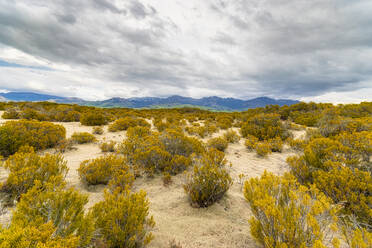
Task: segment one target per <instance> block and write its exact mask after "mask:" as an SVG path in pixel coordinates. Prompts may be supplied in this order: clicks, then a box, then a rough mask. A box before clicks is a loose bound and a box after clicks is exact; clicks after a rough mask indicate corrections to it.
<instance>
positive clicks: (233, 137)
mask: <svg viewBox="0 0 372 248" xmlns="http://www.w3.org/2000/svg"><path fill="white" fill-rule="evenodd" d="M223 137H224V139H225V140H227V142H229V143H237V142H239V140H240V136H239V134H238V133H237V132H235V131H233V130H229V131H226V133H224V135H223Z"/></svg>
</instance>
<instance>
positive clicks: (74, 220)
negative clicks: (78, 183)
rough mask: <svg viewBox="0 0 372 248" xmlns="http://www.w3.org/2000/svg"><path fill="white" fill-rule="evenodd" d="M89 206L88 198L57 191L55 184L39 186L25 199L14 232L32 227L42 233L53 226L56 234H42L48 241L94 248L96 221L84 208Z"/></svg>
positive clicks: (62, 190)
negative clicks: (45, 227) (93, 237)
mask: <svg viewBox="0 0 372 248" xmlns="http://www.w3.org/2000/svg"><path fill="white" fill-rule="evenodd" d="M87 203H88V197H87V196H86V195H82V194H80V193H79V192H78V191H76V190H74V189H68V190H65V189H63V187H62V186H59V187H56V186H55V185H54V184H52V183H47V184H46V185H44V186H42V185H41V183H40V182H37V183H36V184H35V186H34V187H33V188H32V189H30V190H29V191H28V192H27V193H26V194H24V195H22V198H21V201H20V202H19V203H18V204H17V208H16V210H15V211H14V213H13V217H12V222H11V227H10V228H12V227H13V226H14V227H18V228H22V229H27V228H30V227H34V228H35V229H39V228H40V226H43V225H47V224H49V223H50V224H51V226H50V227H51V230H53V233H49V232H46V233H43V234H42V235H46V236H47V238H48V239H50V240H58V239H57V238H60V239H62V240H70V241H72V240H71V239H72V238H73V239H75V240H76V241H77V242H76V243H77V244H78V245H76V246H75V245H74V246H73V247H78V246H80V247H82V246H86V245H88V244H90V241H91V238H92V236H93V231H94V229H93V219H92V218H91V217H90V216H86V215H85V214H84V206H85V205H86V204H87ZM73 243H75V242H73ZM57 244H58V243H57ZM30 247H34V246H30ZM35 247H42V246H39V245H37V246H35ZM52 247H55V246H52ZM56 247H57V246H56ZM58 247H60V246H58Z"/></svg>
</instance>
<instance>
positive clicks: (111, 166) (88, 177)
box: [78, 154, 133, 185]
mask: <svg viewBox="0 0 372 248" xmlns="http://www.w3.org/2000/svg"><path fill="white" fill-rule="evenodd" d="M116 171H125V172H126V173H130V170H129V167H128V165H127V164H126V160H125V159H124V157H122V156H118V155H114V154H110V155H106V156H102V157H98V158H95V159H91V160H85V161H83V162H82V163H81V164H80V168H79V169H78V172H79V176H80V179H81V180H82V181H83V182H85V183H87V184H88V185H96V184H108V183H109V181H110V180H111V179H112V178H113V175H114V174H115V172H116ZM132 182H133V181H131V182H128V184H131V183H132Z"/></svg>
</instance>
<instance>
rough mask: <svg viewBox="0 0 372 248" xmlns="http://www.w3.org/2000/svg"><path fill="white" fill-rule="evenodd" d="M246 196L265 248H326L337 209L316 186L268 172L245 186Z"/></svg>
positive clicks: (254, 227) (257, 235) (255, 230)
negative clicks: (307, 186)
mask: <svg viewBox="0 0 372 248" xmlns="http://www.w3.org/2000/svg"><path fill="white" fill-rule="evenodd" d="M244 196H245V198H246V200H247V201H248V203H249V205H250V208H251V211H252V213H253V217H252V218H251V219H250V220H249V223H250V227H251V234H252V236H253V237H254V238H255V239H256V240H257V241H258V242H259V243H261V244H262V245H263V246H264V247H293V248H295V247H325V246H324V243H323V241H325V240H327V238H328V234H329V233H327V230H329V228H330V227H332V226H334V225H335V214H336V209H334V208H333V207H332V204H331V202H330V201H329V199H328V198H327V197H326V196H324V195H323V194H322V193H320V192H319V191H318V190H317V189H316V188H315V187H311V188H306V187H304V186H301V185H299V184H298V183H297V182H296V179H295V178H294V177H293V176H291V175H290V174H285V175H284V176H283V177H278V176H275V175H273V174H272V173H267V172H266V171H265V173H264V174H263V175H262V176H261V178H252V179H250V180H249V181H247V182H246V183H245V185H244ZM334 242H337V241H334Z"/></svg>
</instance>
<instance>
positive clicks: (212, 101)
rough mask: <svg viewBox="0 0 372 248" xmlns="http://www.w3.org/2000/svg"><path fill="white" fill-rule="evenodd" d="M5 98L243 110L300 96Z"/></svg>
mask: <svg viewBox="0 0 372 248" xmlns="http://www.w3.org/2000/svg"><path fill="white" fill-rule="evenodd" d="M0 100H2V101H32V102H39V101H52V102H57V103H74V104H79V105H85V106H96V107H106V108H110V107H124V108H175V107H198V108H203V109H209V110H218V111H242V110H246V109H250V108H257V107H265V106H267V105H279V106H283V105H292V104H295V103H298V102H299V101H297V100H290V99H273V98H269V97H258V98H254V99H250V100H242V99H236V98H221V97H217V96H211V97H203V98H199V99H196V98H191V97H183V96H177V95H175V96H170V97H166V98H160V97H133V98H121V97H114V98H110V99H107V100H103V101H86V100H84V99H81V98H75V97H61V96H53V95H46V94H39V93H34V92H7V93H0Z"/></svg>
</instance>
